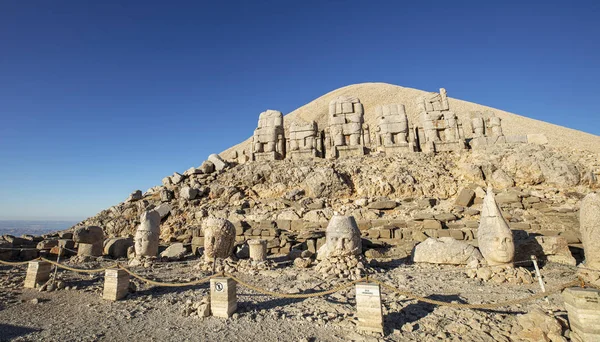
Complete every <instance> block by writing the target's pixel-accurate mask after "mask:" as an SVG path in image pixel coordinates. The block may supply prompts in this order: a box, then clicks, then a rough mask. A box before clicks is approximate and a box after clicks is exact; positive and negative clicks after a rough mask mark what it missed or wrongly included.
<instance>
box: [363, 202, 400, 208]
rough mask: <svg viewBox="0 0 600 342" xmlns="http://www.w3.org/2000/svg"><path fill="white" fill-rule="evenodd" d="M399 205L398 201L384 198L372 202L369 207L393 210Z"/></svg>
mask: <svg viewBox="0 0 600 342" xmlns="http://www.w3.org/2000/svg"><path fill="white" fill-rule="evenodd" d="M397 205H398V204H397V203H396V201H390V200H384V201H375V202H372V203H370V204H369V206H368V207H367V208H369V209H377V210H391V209H394V208H396V206H397Z"/></svg>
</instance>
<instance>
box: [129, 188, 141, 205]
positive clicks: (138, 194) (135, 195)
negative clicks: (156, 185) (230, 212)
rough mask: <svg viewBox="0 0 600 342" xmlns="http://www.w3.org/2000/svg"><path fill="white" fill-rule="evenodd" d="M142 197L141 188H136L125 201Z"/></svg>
mask: <svg viewBox="0 0 600 342" xmlns="http://www.w3.org/2000/svg"><path fill="white" fill-rule="evenodd" d="M141 199H142V190H136V191H134V192H132V193H131V194H130V195H129V197H127V199H126V200H125V202H133V201H138V200H141Z"/></svg>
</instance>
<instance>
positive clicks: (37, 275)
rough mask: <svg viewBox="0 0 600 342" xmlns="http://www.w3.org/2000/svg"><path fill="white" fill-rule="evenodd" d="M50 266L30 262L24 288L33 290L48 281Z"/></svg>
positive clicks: (47, 263)
mask: <svg viewBox="0 0 600 342" xmlns="http://www.w3.org/2000/svg"><path fill="white" fill-rule="evenodd" d="M51 269H52V265H51V264H50V263H49V262H47V261H30V262H29V266H28V267H27V275H26V276H25V288H27V289H35V288H36V287H37V286H38V285H42V284H44V283H45V282H47V281H48V279H50V270H51Z"/></svg>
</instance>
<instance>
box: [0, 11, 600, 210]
mask: <svg viewBox="0 0 600 342" xmlns="http://www.w3.org/2000/svg"><path fill="white" fill-rule="evenodd" d="M598 18H600V4H599V2H596V1H588V2H584V1H571V2H566V1H562V2H553V1H546V2H545V3H544V4H543V5H540V4H539V3H534V2H531V3H526V2H521V1H497V2H491V1H447V0H446V1H427V2H425V1H422V2H401V1H260V0H257V1H239V2H237V1H220V2H219V1H213V2H208V1H207V2H201V1H189V2H184V1H160V2H159V1H60V0H55V1H41V0H39V1H19V0H5V1H2V2H0V42H1V44H0V52H1V53H0V219H82V218H85V217H87V216H91V215H94V214H96V213H97V212H99V211H100V210H102V209H105V208H107V207H109V206H111V205H114V204H116V203H118V202H120V201H122V200H124V199H125V198H126V197H127V195H128V194H129V193H130V192H131V191H133V190H135V189H141V190H143V191H145V190H146V189H147V188H149V187H151V186H153V185H158V184H160V180H161V179H162V177H164V176H166V175H169V174H172V173H173V172H174V171H179V172H182V171H184V170H186V169H187V168H189V167H191V166H198V165H200V164H201V162H202V161H203V160H204V159H205V158H206V157H207V156H208V155H209V154H210V153H215V152H220V151H222V150H224V149H226V148H227V147H229V146H231V145H234V144H236V143H238V142H240V141H242V140H244V139H245V138H247V137H248V136H250V135H251V134H252V131H253V129H254V127H255V125H256V121H257V118H258V114H259V113H260V112H261V111H263V110H265V109H267V108H271V109H278V110H281V111H283V112H284V113H287V112H290V111H292V110H294V109H295V108H297V107H300V106H302V105H303V104H305V103H307V102H309V101H311V100H313V99H315V98H317V97H319V96H321V95H323V94H324V93H326V92H329V91H331V90H333V89H336V88H339V87H341V86H345V85H349V84H354V83H361V82H387V83H392V84H397V85H401V86H406V87H411V88H418V89H423V90H429V91H435V90H437V89H439V88H440V87H445V88H446V89H448V92H449V95H450V96H452V97H455V98H459V99H463V100H467V101H473V102H477V103H481V104H485V105H489V106H492V107H496V108H500V109H503V110H507V111H510V112H514V113H518V114H522V115H525V116H528V117H532V118H536V119H540V120H544V121H548V122H552V123H555V124H558V125H563V126H567V127H571V128H574V129H579V130H582V131H586V132H589V133H593V134H600V115H598V106H599V103H600V102H599V100H598V99H599V97H598V92H599V91H600V87H599V86H598V80H600V62H599V61H600V44H599V43H598V42H599V39H600V38H599V37H600V24H598Z"/></svg>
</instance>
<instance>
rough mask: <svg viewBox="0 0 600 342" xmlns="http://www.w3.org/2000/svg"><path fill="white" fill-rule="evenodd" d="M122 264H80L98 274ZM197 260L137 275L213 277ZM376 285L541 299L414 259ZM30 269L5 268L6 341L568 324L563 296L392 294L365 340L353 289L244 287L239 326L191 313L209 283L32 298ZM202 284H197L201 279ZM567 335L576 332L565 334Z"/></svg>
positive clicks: (418, 332)
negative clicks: (540, 321)
mask: <svg viewBox="0 0 600 342" xmlns="http://www.w3.org/2000/svg"><path fill="white" fill-rule="evenodd" d="M112 263H113V261H101V262H94V263H88V264H85V265H81V264H80V265H77V267H88V268H95V267H98V266H108V265H110V264H112ZM196 263H197V262H196V260H194V259H192V260H189V261H188V262H183V263H159V264H155V265H153V266H152V268H147V269H144V268H136V269H134V271H135V272H136V273H140V274H143V275H144V276H147V277H148V278H153V279H160V280H162V281H171V282H182V281H190V280H194V279H198V278H201V277H203V276H205V275H206V274H203V273H201V272H198V271H196V270H194V268H193V266H194V265H195V264H196ZM370 265H371V266H372V268H373V270H374V274H372V275H371V276H372V277H375V278H377V279H380V280H383V281H385V282H387V283H388V284H391V285H394V286H396V287H398V288H399V289H402V290H408V291H411V292H413V293H416V294H419V295H423V296H426V297H427V296H429V297H430V298H434V299H438V300H443V301H455V302H466V303H492V302H498V301H504V300H508V299H514V298H522V297H527V296H529V295H531V294H533V293H537V292H538V291H539V287H538V284H537V282H534V283H533V284H529V285H512V284H506V283H505V284H495V283H492V282H482V281H480V280H477V279H471V278H468V277H467V276H466V275H465V274H464V272H460V271H459V272H450V271H453V270H456V267H454V266H437V265H428V264H415V265H411V264H407V263H405V259H399V260H390V259H388V260H379V261H372V262H371V263H370ZM25 270H26V266H19V267H8V266H0V340H1V341H49V340H61V341H125V340H132V339H135V340H136V341H155V340H165V339H166V340H169V341H197V340H218V341H240V340H245V341H255V340H260V341H350V340H354V341H370V340H373V341H375V340H403V341H438V340H456V341H461V340H465V341H509V340H511V339H514V334H515V331H516V330H518V329H519V326H518V325H515V322H516V320H515V317H516V316H517V315H518V314H522V313H526V312H529V311H530V310H532V309H533V308H541V309H543V310H544V311H545V312H549V313H552V315H553V316H555V317H556V318H557V319H558V320H559V321H562V323H563V324H564V325H565V327H567V325H566V321H565V319H566V313H565V311H564V306H563V304H562V301H561V298H560V295H558V294H557V295H553V296H551V297H550V298H549V301H548V302H546V301H544V300H536V301H533V302H528V303H524V304H520V305H515V306H513V307H506V308H500V309H497V310H468V309H455V308H451V307H439V306H434V305H430V304H426V303H419V302H417V301H414V300H409V299H407V298H406V297H404V296H401V295H398V294H394V293H388V292H386V291H383V298H382V300H383V306H384V308H383V312H384V325H385V333H384V334H383V335H380V334H372V333H363V332H360V331H359V330H358V329H357V328H356V320H355V318H354V316H353V315H354V312H355V299H354V290H353V288H349V289H346V290H342V291H340V292H337V293H335V294H332V295H328V296H324V297H317V298H309V299H284V298H273V297H270V296H266V295H262V294H257V293H254V292H253V291H251V290H248V289H246V288H243V287H241V286H238V310H237V313H236V314H234V316H233V317H232V318H229V319H221V318H216V317H206V318H202V317H199V316H197V315H194V314H192V315H189V310H187V311H188V312H186V308H189V307H190V306H192V305H193V304H194V303H198V302H200V301H201V300H202V298H203V297H205V296H207V295H208V286H207V285H206V284H203V285H199V286H195V287H182V288H164V287H163V288H160V287H152V286H146V285H145V284H143V283H141V282H140V281H138V280H137V279H136V280H134V281H133V283H135V284H136V291H135V292H132V293H130V294H129V295H128V297H127V298H126V299H125V300H122V301H118V302H110V301H107V300H104V299H102V298H101V296H102V286H103V274H94V275H87V274H79V273H73V272H70V271H62V270H61V271H59V272H58V277H57V278H58V279H59V280H62V281H63V282H64V283H65V285H66V286H67V288H66V289H62V290H57V291H53V292H39V291H38V290H32V289H23V287H22V284H23V281H24V276H25ZM542 274H543V276H544V280H545V281H546V283H547V287H548V288H552V287H554V286H557V285H560V284H563V283H566V282H569V281H571V280H573V279H574V278H575V270H574V268H573V267H569V266H563V265H558V264H548V265H545V266H544V267H542ZM192 275H193V276H192ZM237 276H239V277H240V278H242V279H243V280H244V281H247V282H249V283H251V284H253V285H255V286H260V287H263V288H266V289H269V290H273V291H278V292H284V293H299V292H307V291H308V292H310V291H322V290H326V289H330V288H332V287H333V286H337V285H339V284H342V283H344V282H345V281H344V280H340V279H335V278H331V279H322V277H321V275H320V274H318V273H317V272H315V271H314V270H312V269H310V268H309V269H298V268H295V267H293V266H282V267H280V268H276V269H274V270H269V271H261V272H259V273H256V274H238V275H237ZM565 333H566V334H568V330H566V328H565Z"/></svg>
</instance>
